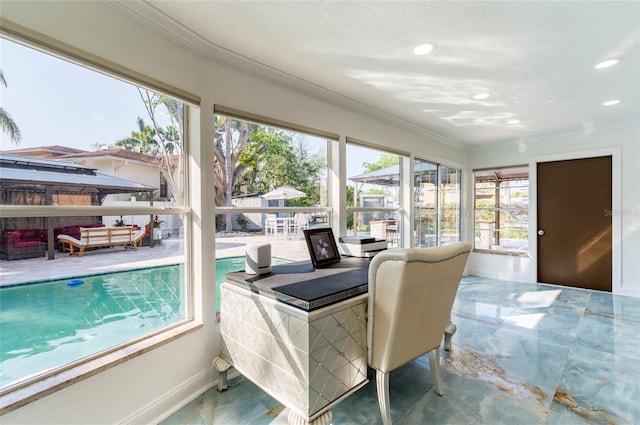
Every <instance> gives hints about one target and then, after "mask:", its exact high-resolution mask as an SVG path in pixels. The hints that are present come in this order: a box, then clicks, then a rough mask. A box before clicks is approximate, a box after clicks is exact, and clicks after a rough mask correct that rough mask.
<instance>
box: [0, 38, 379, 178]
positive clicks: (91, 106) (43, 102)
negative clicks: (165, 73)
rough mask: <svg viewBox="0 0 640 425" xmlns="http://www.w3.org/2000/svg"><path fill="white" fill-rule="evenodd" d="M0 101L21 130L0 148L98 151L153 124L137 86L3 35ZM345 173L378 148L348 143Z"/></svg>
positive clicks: (2, 139)
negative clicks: (52, 147)
mask: <svg viewBox="0 0 640 425" xmlns="http://www.w3.org/2000/svg"><path fill="white" fill-rule="evenodd" d="M0 69H2V72H3V74H4V78H5V80H6V82H7V87H6V88H5V87H0V106H1V107H2V108H4V110H5V111H7V112H8V113H9V114H10V115H11V117H12V118H13V120H14V121H15V122H16V124H17V125H18V127H19V129H20V132H21V133H22V141H21V142H20V144H19V145H16V144H14V143H12V142H11V140H10V138H9V137H8V136H7V135H6V134H5V133H4V132H3V131H0V151H5V150H11V149H17V148H28V147H37V146H49V145H61V146H68V147H73V148H77V149H83V150H88V151H91V150H94V145H95V144H99V145H103V144H106V145H113V144H114V143H115V142H116V141H117V140H120V139H122V138H124V137H127V136H129V135H130V134H131V132H132V131H134V130H136V129H137V117H138V116H140V117H142V118H143V119H144V120H145V122H146V123H148V124H150V120H149V118H148V115H147V112H146V110H145V108H144V104H143V102H142V100H141V98H140V95H139V94H138V91H137V89H136V87H135V86H134V85H131V84H129V83H125V82H122V81H120V80H117V79H115V78H111V77H108V76H105V75H103V74H100V73H97V72H95V71H92V70H87V69H85V68H84V67H81V66H79V65H76V64H72V63H69V62H67V61H64V60H60V59H58V58H55V57H53V56H50V55H47V54H42V53H40V52H38V51H35V50H33V49H31V48H28V47H25V46H22V45H20V44H17V43H14V42H12V41H9V40H5V39H3V38H0ZM348 154H349V155H348V157H347V175H348V176H354V175H357V174H361V173H362V164H363V163H364V162H375V161H377V160H378V159H379V157H380V153H379V152H375V151H373V150H371V149H367V148H359V147H353V146H350V147H349V149H348Z"/></svg>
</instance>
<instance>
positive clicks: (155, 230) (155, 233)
mask: <svg viewBox="0 0 640 425" xmlns="http://www.w3.org/2000/svg"><path fill="white" fill-rule="evenodd" d="M153 239H154V240H156V241H157V240H158V239H162V229H160V228H158V227H154V228H153Z"/></svg>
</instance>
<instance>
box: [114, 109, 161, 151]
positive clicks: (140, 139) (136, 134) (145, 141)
mask: <svg viewBox="0 0 640 425" xmlns="http://www.w3.org/2000/svg"><path fill="white" fill-rule="evenodd" d="M137 123H138V130H134V131H132V132H131V135H130V136H129V137H125V138H122V139H120V140H118V141H117V142H116V147H119V148H121V149H126V150H128V151H132V152H137V153H143V154H147V155H154V156H156V155H158V153H159V152H160V142H158V140H156V138H155V137H156V134H157V133H158V132H157V131H156V129H155V128H153V127H151V126H149V125H148V124H145V122H144V120H143V119H142V118H140V117H138V121H137Z"/></svg>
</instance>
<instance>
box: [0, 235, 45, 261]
mask: <svg viewBox="0 0 640 425" xmlns="http://www.w3.org/2000/svg"><path fill="white" fill-rule="evenodd" d="M46 250H47V229H23V230H6V231H5V232H4V233H3V234H2V241H1V242H0V258H1V259H3V260H21V259H24V258H37V257H44V253H45V251H46Z"/></svg>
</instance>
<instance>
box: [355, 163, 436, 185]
mask: <svg viewBox="0 0 640 425" xmlns="http://www.w3.org/2000/svg"><path fill="white" fill-rule="evenodd" d="M413 171H414V174H415V173H420V175H421V177H422V178H421V179H420V181H433V180H434V179H435V173H436V172H437V165H436V164H432V163H429V162H416V163H415V166H414V168H413ZM432 174H433V175H432ZM426 176H429V177H428V178H425V177H426ZM349 180H351V181H354V182H359V183H369V184H379V185H388V186H393V185H397V184H399V183H400V165H392V166H391V167H387V168H383V169H380V170H376V171H372V172H370V173H364V174H358V175H357V176H353V177H349Z"/></svg>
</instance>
